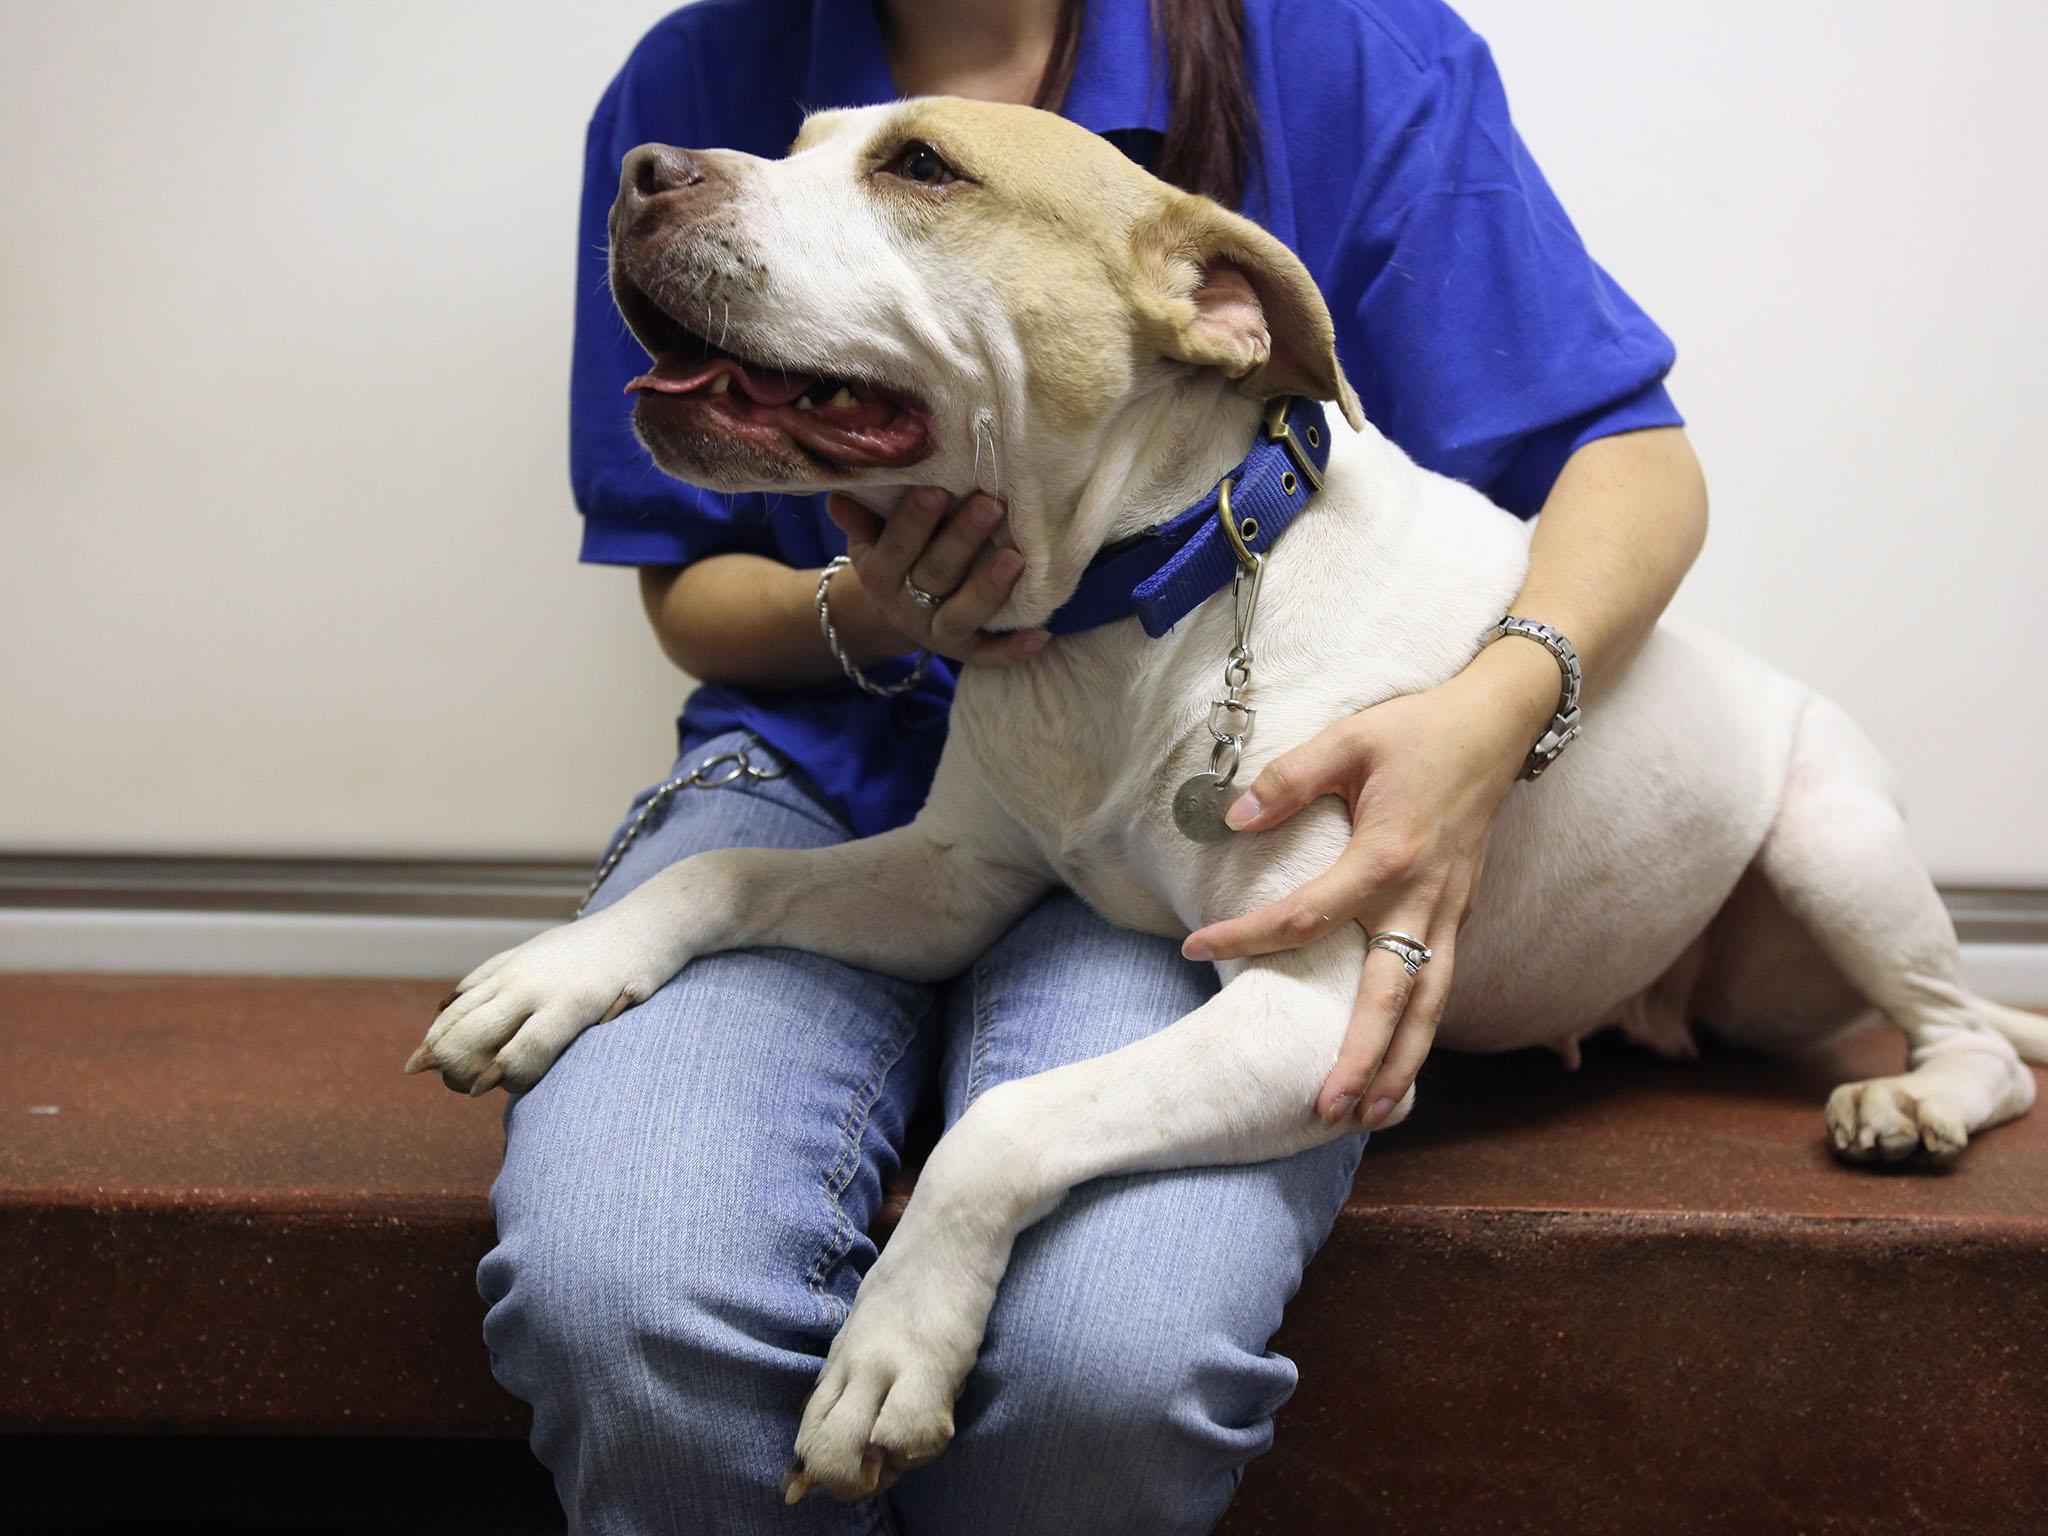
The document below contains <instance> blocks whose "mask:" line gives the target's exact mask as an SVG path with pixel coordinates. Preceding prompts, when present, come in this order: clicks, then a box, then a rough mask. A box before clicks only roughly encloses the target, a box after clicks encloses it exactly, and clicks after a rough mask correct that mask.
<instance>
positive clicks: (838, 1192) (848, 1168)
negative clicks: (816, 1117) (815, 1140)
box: [804, 1018, 918, 1326]
mask: <svg viewBox="0 0 2048 1536" xmlns="http://www.w3.org/2000/svg"><path fill="white" fill-rule="evenodd" d="M917 1026H918V1021H917V1020H916V1019H914V1018H902V1020H901V1022H899V1024H898V1027H897V1029H896V1032H895V1033H894V1034H893V1035H892V1036H891V1037H890V1038H889V1040H888V1041H887V1042H886V1043H885V1044H884V1045H883V1047H882V1049H881V1051H880V1052H878V1053H877V1055H876V1057H875V1065H874V1067H873V1069H872V1070H871V1071H870V1072H869V1073H868V1076H867V1079H866V1081H864V1082H863V1083H862V1084H861V1085H860V1087H859V1088H858V1089H856V1090H855V1092H854V1096H853V1102H852V1103H851V1104H849V1105H848V1106H847V1111H846V1114H845V1116H844V1117H843V1118H842V1119H841V1120H840V1123H839V1159H838V1161H837V1162H835V1163H833V1165H832V1166H831V1168H830V1169H828V1170H827V1171H826V1174H825V1196H826V1198H827V1199H828V1200H829V1201H830V1202H831V1205H832V1231H831V1233H830V1234H829V1235H828V1236H827V1237H826V1239H825V1245H824V1246H823V1247H822V1248H820V1249H819V1250H818V1257H817V1259H816V1260H815V1261H814V1262H813V1263H812V1265H811V1270H810V1274H809V1275H808V1276H807V1277H806V1278H805V1282H804V1283H805V1285H806V1287H807V1288H808V1289H809V1291H810V1293H811V1295H812V1296H813V1297H814V1298H815V1299H816V1301H817V1303H818V1305H819V1307H820V1308H822V1309H823V1311H824V1313H825V1319H826V1321H827V1322H828V1323H831V1324H833V1325H835V1326H836V1325H837V1324H838V1323H840V1322H841V1321H843V1320H844V1319H845V1316H846V1310H847V1308H846V1303H844V1302H842V1301H841V1300H840V1299H839V1298H838V1297H836V1296H833V1295H831V1294H830V1293H829V1292H828V1291H826V1289H825V1281H826V1279H827V1277H828V1276H830V1274H831V1273H832V1271H833V1270H834V1269H836V1268H837V1267H838V1266H839V1263H840V1261H841V1260H843V1259H844V1258H845V1257H846V1255H847V1252H848V1250H850V1249H851V1248H852V1247H853V1240H854V1237H855V1235H856V1234H855V1231H854V1226H853V1223H852V1222H851V1221H849V1220H848V1219H847V1215H846V1206H845V1203H844V1197H845V1194H846V1186H847V1185H849V1184H851V1183H852V1182H853V1175H854V1172H855V1170H856V1169H858V1168H859V1166H860V1148H861V1144H862V1143H863V1142H865V1141H866V1139H867V1130H868V1120H869V1117H870V1115H871V1114H872V1113H873V1110H874V1107H875V1101H876V1100H877V1099H879V1098H880V1097H881V1096H882V1085H883V1084H884V1083H885V1082H886V1081H887V1080H888V1077H889V1074H890V1072H892V1071H894V1070H895V1067H896V1063H897V1062H899V1061H901V1060H902V1059H903V1053H904V1051H906V1050H907V1049H909V1047H910V1041H911V1037H912V1036H913V1035H915V1034H916V1032H917Z"/></svg>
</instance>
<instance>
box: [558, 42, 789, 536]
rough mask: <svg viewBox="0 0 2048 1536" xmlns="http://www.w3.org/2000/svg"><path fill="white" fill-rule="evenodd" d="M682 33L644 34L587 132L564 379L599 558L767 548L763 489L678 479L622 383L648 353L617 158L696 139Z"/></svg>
mask: <svg viewBox="0 0 2048 1536" xmlns="http://www.w3.org/2000/svg"><path fill="white" fill-rule="evenodd" d="M687 69H688V60H687V58H685V57H683V56H682V54H681V49H680V46H679V40H677V39H674V38H672V37H669V36H666V35H663V34H659V33H657V34H654V35H650V37H649V38H648V39H647V41H646V42H643V43H642V45H641V46H640V48H639V49H637V50H636V51H635V52H634V54H633V57H632V58H631V59H629V60H628V61H627V64H626V67H625V68H624V69H623V70H622V71H621V72H620V74H619V77H618V78H617V79H616V80H614V81H613V82H612V85H611V87H610V89H609V90H607V91H606V93H605V96H604V99H603V100H602V101H601V102H600V103H599V105H598V108H597V112H596V114H595V116H593V117H592V119H591V123H590V128H589V132H588V134H587V135H586V137H585V141H584V157H583V200H582V204H581V210H580V214H579V217H578V221H577V226H578V227H577V257H576V322H575V323H576V332H575V344H574V348H573V351H572V354H571V362H570V380H569V480H570V486H571V489H572V490H573V492H574V494H575V498H576V506H577V509H578V510H579V511H580V512H581V513H582V514H583V541H582V549H581V554H580V558H581V559H582V560H585V561H588V562H592V563H596V564H606V565H687V564H689V563H690V562H691V561H694V560H698V559H701V558H703V557H704V556H706V555H712V554H724V553H732V552H736V551H737V552H746V553H751V554H762V555H773V554H774V553H775V549H774V544H773V541H772V539H771V537H770V533H769V526H768V516H767V506H766V502H765V498H763V497H761V496H759V495H752V494H749V495H744V496H735V495H728V494H725V493H723V492H719V491H710V490H704V489H702V488H700V487H697V486H692V485H684V484H683V483H682V482H680V481H678V480H674V479H671V478H670V477H669V476H667V475H665V474H663V473H662V472H661V471H660V470H659V469H657V468H656V467H655V465H654V462H653V460H651V459H650V458H649V457H648V456H647V450H646V449H645V448H643V447H641V446H640V442H639V440H638V439H637V438H635V437H634V435H633V424H632V402H631V400H630V398H629V397H628V396H627V395H626V393H625V388H626V385H627V383H628V382H629V381H630V380H632V379H634V378H636V377H637V376H638V375H640V374H642V373H645V372H646V371H647V365H648V359H647V354H646V352H645V351H644V350H643V349H642V348H641V346H640V344H639V342H637V341H635V340H634V339H633V334H632V332H631V331H629V330H627V329H626V323H625V321H624V320H622V319H621V318H620V317H619V313H618V309H617V307H616V306H615V305H614V304H613V303H612V295H611V285H610V282H609V278H608V260H609V257H608V250H609V240H610V237H609V232H608V227H607V215H608V213H609V210H610V208H611V205H612V199H613V196H614V195H615V193H616V191H617V189H618V182H619V162H620V161H621V160H622V159H623V158H624V157H625V153H626V151H627V150H629V149H631V148H632V147H633V146H634V145H636V144H642V143H646V142H649V141H650V140H659V141H661V142H664V143H692V142H698V141H699V140H700V137H701V136H699V135H697V134H696V133H695V132H694V125H693V124H691V123H690V122H689V121H688V120H687V114H686V108H685V105H684V104H685V103H687V102H688V101H689V100H690V99H691V97H692V90H691V82H690V79H689V75H688V73H687Z"/></svg>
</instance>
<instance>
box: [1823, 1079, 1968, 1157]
mask: <svg viewBox="0 0 2048 1536" xmlns="http://www.w3.org/2000/svg"><path fill="white" fill-rule="evenodd" d="M1914 1077H1915V1074H1913V1073H1910V1072H1909V1073H1906V1074H1905V1075H1903V1076H1900V1077H1874V1078H1871V1079H1870V1080H1869V1081H1867V1082H1861V1083H1844V1084H1843V1085H1842V1086H1841V1087H1839V1088H1837V1089H1836V1090H1835V1091H1834V1092H1833V1093H1832V1094H1831V1095H1829V1097H1828V1140H1829V1142H1830V1143H1832V1144H1833V1146H1834V1149H1835V1152H1836V1154H1837V1155H1838V1156H1840V1157H1843V1158H1846V1159H1848V1160H1849V1161H1850V1162H1854V1163H1897V1162H1903V1161H1905V1159H1907V1158H1909V1157H1911V1156H1913V1154H1914V1153H1916V1152H1920V1151H1923V1150H1924V1151H1925V1152H1926V1153H1927V1155H1928V1156H1930V1157H1932V1158H1935V1159H1936V1160H1938V1161H1946V1160H1947V1159H1949V1158H1952V1157H1955V1156H1956V1155H1958V1154H1959V1153H1960V1152H1961V1151H1962V1150H1963V1148H1964V1147H1966V1146H1968V1145H1969V1141H1970V1128H1969V1124H1968V1122H1967V1121H1966V1120H1965V1118H1964V1117H1963V1114H1962V1113H1961V1111H1960V1110H1958V1109H1957V1108H1956V1106H1955V1105H1954V1103H1953V1102H1952V1101H1951V1100H1950V1099H1949V1097H1948V1096H1947V1095H1946V1094H1945V1093H1944V1092H1943V1091H1942V1089H1941V1088H1940V1087H1939V1086H1936V1085H1932V1084H1927V1083H1925V1082H1916V1081H1915V1080H1914Z"/></svg>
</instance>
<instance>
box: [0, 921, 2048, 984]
mask: <svg viewBox="0 0 2048 1536" xmlns="http://www.w3.org/2000/svg"><path fill="white" fill-rule="evenodd" d="M548 926H549V922H548V920H546V919H538V918H510V917H424V916H417V915H410V914H407V915H377V914H369V913H279V912H207V911H182V912H181V911H151V910H136V909H129V908H94V907H0V971H130V972H134V971H164V972H177V973H184V974H211V975H263V976H398V977H422V978H427V979H430V980H435V981H440V980H450V981H452V980H453V979H455V978H456V977H458V976H461V975H462V974H463V973H464V972H465V971H468V970H469V969H470V968H471V967H472V966H474V965H476V963H477V962H478V961H480V960H482V959H484V958H485V957H486V956H488V955H492V954H495V953H497V951H499V950H501V949H505V948H508V947H509V946H511V945H513V944H517V943H519V942H520V941H521V940H523V939H526V938H529V937H531V936H532V935H533V934H536V933H538V932H540V931H541V930H542V929H543V928H546V927H548ZM1963 975H1964V978H1965V979H1966V980H1967V981H1968V982H1969V984H1970V986H1971V988H1972V989H1973V990H1975V991H1977V992H1980V993H1982V994H1983V995H1984V996H1986V997H1992V998H1997V999H1999V1000H2000V1001H2003V1002H2009V1003H2018V1004H2025V1005H2031V1006H2039V1005H2041V1004H2044V1003H2048V942H2043V943H2034V942H2028V941H2020V942H1966V943H1965V944H1964V945H1963Z"/></svg>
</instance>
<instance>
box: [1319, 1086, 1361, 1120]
mask: <svg viewBox="0 0 2048 1536" xmlns="http://www.w3.org/2000/svg"><path fill="white" fill-rule="evenodd" d="M1357 1107H1358V1095H1357V1094H1355V1093H1340V1094H1338V1095H1337V1097H1336V1098H1334V1099H1332V1100H1330V1107H1329V1108H1328V1109H1326V1110H1324V1111H1323V1124H1325V1125H1335V1124H1336V1123H1337V1122H1338V1121H1340V1120H1343V1119H1345V1118H1346V1117H1348V1116H1349V1115H1350V1113H1351V1111H1352V1110H1353V1109H1355V1108H1357Z"/></svg>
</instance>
